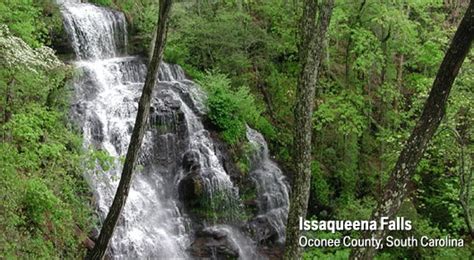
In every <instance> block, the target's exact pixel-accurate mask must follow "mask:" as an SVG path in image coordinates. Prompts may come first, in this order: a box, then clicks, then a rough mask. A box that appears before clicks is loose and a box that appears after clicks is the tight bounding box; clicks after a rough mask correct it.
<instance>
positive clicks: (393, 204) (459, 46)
mask: <svg viewBox="0 0 474 260" xmlns="http://www.w3.org/2000/svg"><path fill="white" fill-rule="evenodd" d="M473 38H474V2H471V3H470V5H469V7H468V9H467V11H466V14H465V15H464V18H463V19H462V21H461V24H460V25H459V27H458V30H457V31H456V33H455V35H454V38H453V40H452V42H451V45H450V46H449V48H448V51H447V52H446V55H445V56H444V59H443V62H442V63H441V66H440V68H439V70H438V74H437V75H436V79H435V81H434V83H433V87H432V89H431V92H430V95H429V97H428V100H427V101H426V103H425V106H424V108H423V112H422V115H421V118H420V120H419V121H418V123H417V124H416V126H415V129H413V132H412V134H411V136H410V138H409V139H408V141H407V143H406V145H405V147H404V149H403V150H402V152H401V153H400V156H399V157H398V161H397V164H396V165H395V168H394V169H393V171H392V173H391V175H390V179H389V180H388V183H387V184H386V185H385V189H384V190H385V192H384V194H383V197H382V199H381V200H380V201H379V203H378V205H377V207H376V209H375V210H374V211H373V213H372V219H373V220H376V221H378V220H379V218H380V217H382V216H384V217H389V218H392V217H393V216H394V215H395V214H396V213H397V212H398V210H399V209H400V205H401V204H402V201H403V199H404V198H405V197H406V195H407V185H408V182H409V181H410V179H411V177H412V175H413V172H414V171H415V169H416V166H417V164H418V162H419V161H420V160H421V158H422V156H423V153H424V151H425V149H426V147H427V146H428V142H429V141H430V139H431V137H432V136H433V134H434V133H435V131H436V129H437V128H438V126H439V124H440V123H441V119H442V118H443V116H444V114H445V109H446V103H447V100H448V97H449V92H450V91H451V88H452V85H453V82H454V79H455V78H456V76H457V74H458V72H459V68H460V67H461V65H462V63H463V61H464V58H465V57H466V55H467V53H468V52H469V49H470V47H471V44H472V41H473ZM385 235H386V230H376V231H371V232H365V233H364V237H366V238H375V239H382V238H384V237H385ZM374 255H375V249H374V248H372V247H369V248H355V249H353V250H352V252H351V259H372V258H373V256H374Z"/></svg>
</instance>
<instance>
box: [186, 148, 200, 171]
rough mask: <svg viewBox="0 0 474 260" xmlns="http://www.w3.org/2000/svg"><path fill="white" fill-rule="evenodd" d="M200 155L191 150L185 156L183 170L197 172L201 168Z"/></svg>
mask: <svg viewBox="0 0 474 260" xmlns="http://www.w3.org/2000/svg"><path fill="white" fill-rule="evenodd" d="M199 160H200V155H199V152H198V151H195V150H189V151H187V152H186V153H185V154H184V155H183V169H184V171H185V172H190V171H196V170H199V169H200V168H201V165H200V164H199Z"/></svg>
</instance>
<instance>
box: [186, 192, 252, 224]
mask: <svg viewBox="0 0 474 260" xmlns="http://www.w3.org/2000/svg"><path fill="white" fill-rule="evenodd" d="M192 211H193V212H194V213H195V214H196V215H197V216H198V217H200V218H202V219H203V220H204V221H209V222H210V223H213V224H218V223H228V222H229V221H230V222H234V221H235V222H237V221H242V220H246V218H247V216H246V215H245V212H243V211H242V208H241V205H239V204H238V200H237V199H236V198H235V197H234V195H233V194H228V192H226V191H216V192H214V193H213V194H204V195H203V196H202V197H200V198H199V200H198V201H197V204H196V205H195V206H193V208H192Z"/></svg>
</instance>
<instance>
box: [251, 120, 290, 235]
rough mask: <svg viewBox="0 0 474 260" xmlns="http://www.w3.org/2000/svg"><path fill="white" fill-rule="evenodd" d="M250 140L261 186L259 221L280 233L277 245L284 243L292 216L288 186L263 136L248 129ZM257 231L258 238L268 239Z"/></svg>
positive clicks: (253, 172)
mask: <svg viewBox="0 0 474 260" xmlns="http://www.w3.org/2000/svg"><path fill="white" fill-rule="evenodd" d="M247 139H248V140H249V142H250V143H251V144H252V145H253V148H254V149H255V151H254V153H253V156H252V160H251V170H250V175H251V177H252V179H253V180H254V182H255V183H256V186H257V194H258V198H257V199H258V200H257V202H258V208H259V215H258V216H257V218H256V220H257V221H259V222H263V223H265V224H266V225H269V226H270V227H271V230H273V231H274V232H275V233H276V239H275V240H276V242H279V243H283V242H284V239H285V225H286V220H287V216H288V202H289V189H288V183H287V181H286V178H285V176H284V175H283V173H282V172H281V170H280V168H278V166H277V165H276V164H275V162H273V161H272V160H271V159H270V156H269V152H268V145H267V142H266V141H265V139H264V138H263V136H262V134H260V133H259V132H257V131H255V130H254V129H252V128H250V127H247ZM264 226H265V225H264ZM266 230H268V229H266ZM266 230H263V232H265V231H266ZM255 231H256V233H257V236H261V237H265V236H267V235H268V234H265V233H263V234H262V233H261V232H262V231H260V230H255ZM257 239H258V238H257Z"/></svg>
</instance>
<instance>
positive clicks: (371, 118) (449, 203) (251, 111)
mask: <svg viewBox="0 0 474 260" xmlns="http://www.w3.org/2000/svg"><path fill="white" fill-rule="evenodd" d="M129 2H130V1H128V2H127V1H126V0H125V1H120V0H117V1H113V2H112V1H111V2H109V5H110V6H112V7H113V8H119V9H121V10H123V11H124V12H125V13H126V14H127V17H128V18H129V21H130V22H131V27H132V31H135V32H136V34H135V36H134V37H136V38H134V39H135V40H136V41H138V40H137V39H140V40H149V39H150V38H149V36H150V35H151V33H150V32H151V28H153V26H152V24H153V23H154V22H155V16H153V15H150V14H149V13H148V11H145V12H141V11H138V10H149V9H150V8H149V7H150V6H153V2H147V1H139V2H140V4H137V5H134V6H133V7H130V4H129ZM297 3H298V1H296V2H290V1H238V0H237V1H182V2H181V1H178V3H177V4H175V6H174V10H173V14H172V21H171V26H170V32H169V38H168V43H167V48H166V50H165V60H167V61H168V62H173V63H178V64H180V65H182V66H183V67H184V68H185V69H186V71H187V73H188V74H189V75H190V76H191V77H193V78H195V79H197V80H198V81H199V82H200V83H201V85H203V86H204V87H206V89H207V90H208V94H209V101H208V104H209V107H210V111H209V117H210V119H211V121H212V122H213V123H214V124H215V125H216V126H217V127H218V129H220V130H221V131H222V132H221V133H222V137H223V138H224V140H226V141H227V142H229V143H231V144H233V145H234V146H235V147H239V146H244V145H243V144H242V142H243V138H242V136H243V134H242V130H241V129H242V127H243V125H244V124H245V123H247V124H249V125H251V126H252V127H255V128H257V129H259V130H260V131H262V132H263V133H264V134H265V136H266V138H267V139H269V140H270V141H271V150H272V151H273V153H274V155H275V157H276V158H277V160H278V161H279V162H280V163H281V164H283V165H285V166H286V169H287V171H288V173H289V175H290V176H291V168H292V167H291V161H290V156H291V151H290V147H291V142H292V141H291V136H292V135H291V131H292V130H293V129H292V105H293V103H294V91H295V86H296V81H297V75H298V71H299V65H298V64H299V60H298V59H299V57H298V53H297V44H298V43H297V39H298V26H297V25H298V17H300V14H301V6H299V5H298V4H297ZM140 5H141V6H140ZM466 6H467V1H459V2H457V3H452V4H449V3H448V4H445V3H444V2H443V1H429V0H427V1H402V2H395V3H391V2H378V1H336V5H335V9H334V13H333V17H332V21H331V25H330V28H329V35H328V40H327V48H326V49H325V50H321V51H324V52H325V57H326V58H325V59H324V63H323V68H322V72H321V73H322V75H321V77H322V79H321V81H320V84H321V88H320V89H321V90H320V93H318V96H320V97H321V98H320V99H319V100H317V110H316V112H315V113H314V136H315V137H314V139H313V142H314V143H313V145H314V147H315V148H314V150H313V157H314V164H313V178H312V195H311V199H310V208H309V214H310V215H311V216H313V217H314V218H317V219H367V218H368V217H369V215H370V212H371V210H372V209H373V207H374V206H375V201H376V198H378V197H379V196H380V194H382V190H381V189H382V187H383V184H384V182H385V181H386V180H387V178H388V174H389V171H390V169H391V168H393V164H394V163H395V160H396V159H397V156H398V153H399V151H400V149H401V147H402V144H403V142H404V141H405V140H406V139H407V137H408V135H409V133H410V131H411V129H412V128H413V126H414V123H415V122H416V119H417V118H418V117H419V114H420V112H421V108H422V105H423V103H424V101H425V99H426V97H427V94H428V91H429V88H430V87H431V84H432V81H433V79H434V76H435V73H436V71H437V69H438V66H439V64H440V63H441V59H442V58H443V53H444V51H445V49H446V47H447V44H448V43H449V39H450V37H451V36H452V34H453V32H454V30H455V28H456V26H457V24H458V23H459V21H460V18H461V17H462V13H463V10H464V8H465V7H466ZM140 8H143V9H140ZM147 37H148V38H147ZM134 39H132V42H134V41H135V40H134ZM140 46H141V47H142V46H143V45H140ZM139 49H140V48H138V47H137V50H139ZM142 52H143V53H146V49H142ZM473 58H474V55H473V53H472V51H471V53H470V55H469V56H468V58H467V60H466V61H465V63H464V65H463V68H462V70H461V72H460V75H459V76H458V79H457V80H456V82H455V86H454V89H453V93H452V95H451V98H450V100H449V105H448V110H447V116H446V117H445V119H444V120H443V123H442V125H441V127H440V130H439V131H438V133H437V134H436V136H435V138H434V140H432V142H431V145H430V147H429V149H428V152H427V153H426V154H425V156H424V158H423V160H422V162H421V163H420V165H419V166H418V169H417V173H416V177H415V179H414V180H413V182H412V184H411V185H412V188H411V189H412V190H413V192H412V195H411V196H410V200H407V201H406V202H405V204H404V205H403V206H402V211H401V213H400V214H401V215H402V216H406V217H408V218H409V219H411V220H413V221H414V223H415V224H414V226H415V229H414V230H413V232H412V234H400V235H404V236H408V235H415V236H421V235H431V236H434V237H436V236H441V235H446V234H450V235H451V236H453V237H463V238H465V239H466V241H467V242H468V243H469V241H471V240H472V238H470V237H469V231H468V228H467V226H466V222H465V220H464V214H465V213H464V212H463V210H462V207H461V204H460V202H459V193H460V190H461V186H462V185H464V184H465V183H461V182H460V177H461V175H462V174H470V172H472V156H473V149H472V144H473V143H472V131H473V129H472V116H473V111H472V109H471V106H472V102H473V98H474V96H473V93H472V86H473V84H474V78H473V77H472V75H473V70H474V66H473V63H472V59H473ZM267 122H269V124H267ZM236 150H240V151H243V150H244V149H236ZM461 151H463V153H461ZM237 158H238V157H237ZM471 210H472V207H471ZM319 235H324V234H319ZM337 235H341V234H337ZM348 253H349V251H348V250H340V249H339V250H337V249H330V250H321V249H311V250H308V251H307V252H306V255H307V256H308V257H309V256H319V257H322V256H326V257H331V255H333V254H336V255H337V256H342V257H347V255H348ZM469 254H470V247H469V246H468V247H466V248H464V249H440V248H423V249H422V248H415V249H410V250H404V249H388V250H384V251H383V252H382V253H381V254H380V257H382V258H384V257H389V258H392V257H395V256H396V257H399V258H404V257H419V256H424V257H430V256H431V257H448V256H451V257H467V256H468V255H469Z"/></svg>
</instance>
